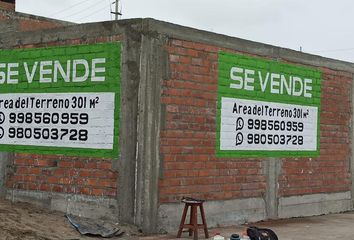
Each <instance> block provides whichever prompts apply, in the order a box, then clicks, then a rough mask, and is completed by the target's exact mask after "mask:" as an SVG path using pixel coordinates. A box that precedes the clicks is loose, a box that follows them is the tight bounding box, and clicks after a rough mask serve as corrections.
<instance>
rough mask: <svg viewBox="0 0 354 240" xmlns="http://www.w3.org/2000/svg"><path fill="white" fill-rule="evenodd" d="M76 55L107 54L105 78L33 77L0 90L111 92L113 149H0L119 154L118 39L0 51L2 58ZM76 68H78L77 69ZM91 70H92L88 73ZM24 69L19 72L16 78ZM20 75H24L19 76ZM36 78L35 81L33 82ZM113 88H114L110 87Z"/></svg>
mask: <svg viewBox="0 0 354 240" xmlns="http://www.w3.org/2000/svg"><path fill="white" fill-rule="evenodd" d="M75 55H76V56H78V57H80V59H82V58H84V59H92V58H97V57H106V81H104V82H95V85H92V84H91V85H90V84H88V83H86V82H84V83H64V82H60V83H59V80H58V83H56V84H55V85H54V84H53V85H51V86H49V87H48V84H39V83H38V79H37V78H34V80H33V83H32V84H28V83H25V82H23V83H19V84H16V85H11V86H9V85H5V86H2V87H1V88H0V94H1V93H83V92H87V93H90V92H95V93H104V92H114V93H115V104H114V106H115V109H114V139H113V149H88V148H69V147H46V146H28V145H11V144H1V145H0V151H4V152H18V153H34V154H48V155H49V154H50V155H53V154H56V155H64V156H87V157H100V158H113V159H117V158H118V157H119V151H120V150H119V129H120V102H121V101H120V97H121V43H120V42H109V43H98V44H90V45H71V46H58V47H48V48H34V49H14V50H2V51H0V59H1V61H2V62H19V63H22V62H24V61H26V62H31V61H32V62H34V61H37V60H38V61H40V60H46V61H47V60H58V59H69V58H68V57H67V56H70V57H71V56H75ZM78 71H79V70H78ZM90 74H91V73H90ZM21 75H23V73H21V72H20V73H19V81H20V79H21ZM22 77H23V76H22ZM36 80H37V82H35V81H36ZM112 89H114V91H112Z"/></svg>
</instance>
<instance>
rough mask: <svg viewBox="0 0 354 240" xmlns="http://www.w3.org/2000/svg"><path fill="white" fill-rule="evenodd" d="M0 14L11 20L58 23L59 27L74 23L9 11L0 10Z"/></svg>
mask: <svg viewBox="0 0 354 240" xmlns="http://www.w3.org/2000/svg"><path fill="white" fill-rule="evenodd" d="M0 12H1V13H3V14H6V15H9V16H11V17H13V18H18V19H30V20H38V21H48V22H53V23H59V24H61V25H67V26H68V25H73V24H75V23H73V22H68V21H62V20H58V19H53V18H47V17H42V16H37V15H32V14H28V13H22V12H14V11H10V10H5V9H1V10H0Z"/></svg>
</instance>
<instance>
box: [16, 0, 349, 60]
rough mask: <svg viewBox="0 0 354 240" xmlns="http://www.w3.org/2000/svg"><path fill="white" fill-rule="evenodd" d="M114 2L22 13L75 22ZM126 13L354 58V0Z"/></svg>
mask: <svg viewBox="0 0 354 240" xmlns="http://www.w3.org/2000/svg"><path fill="white" fill-rule="evenodd" d="M113 1H114V0H60V1H58V0H17V1H16V2H17V3H16V4H17V6H16V10H17V11H19V12H25V13H31V14H35V15H41V16H47V17H52V18H58V19H62V20H66V21H73V22H78V23H82V22H95V21H107V20H111V18H114V16H111V14H110V11H111V10H110V8H112V10H114V8H115V6H114V5H112V4H111V3H112V2H113ZM120 8H122V13H123V17H122V19H127V18H141V17H152V18H155V19H159V20H164V21H168V22H172V23H176V24H180V25H185V26H189V27H194V28H199V29H204V30H207V31H212V32H217V33H222V34H226V35H230V36H234V37H239V38H244V39H248V40H252V41H257V42H263V43H269V44H272V45H276V46H281V47H285V48H291V49H295V50H299V49H300V46H301V47H302V49H303V51H304V52H308V53H314V54H317V55H321V56H325V57H330V58H336V59H340V60H345V61H350V62H354V31H353V28H352V25H351V24H353V23H354V14H353V13H352V12H353V9H354V1H353V0H338V1H333V0H214V1H211V0H121V6H120Z"/></svg>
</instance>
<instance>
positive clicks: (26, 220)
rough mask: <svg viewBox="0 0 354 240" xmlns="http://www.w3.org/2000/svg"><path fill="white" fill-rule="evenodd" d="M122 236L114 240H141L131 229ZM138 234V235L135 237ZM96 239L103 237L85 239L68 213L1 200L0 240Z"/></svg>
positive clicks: (87, 239) (127, 229) (86, 239)
mask: <svg viewBox="0 0 354 240" xmlns="http://www.w3.org/2000/svg"><path fill="white" fill-rule="evenodd" d="M122 228H124V230H125V231H126V234H124V235H123V236H122V237H120V238H118V237H114V238H110V239H137V238H139V237H137V236H135V234H138V232H136V231H135V229H134V230H133V229H132V228H130V227H127V226H124V227H122ZM131 235H134V236H131ZM15 239H16V240H52V239H53V240H54V239H60V240H81V239H85V240H95V239H103V238H99V237H91V236H81V235H80V233H79V232H77V231H76V229H74V228H73V227H72V226H71V225H70V223H69V222H68V220H67V219H66V217H65V216H64V213H61V212H55V211H49V210H45V209H41V208H38V207H35V206H33V205H31V204H27V203H11V202H9V201H5V200H0V240H15Z"/></svg>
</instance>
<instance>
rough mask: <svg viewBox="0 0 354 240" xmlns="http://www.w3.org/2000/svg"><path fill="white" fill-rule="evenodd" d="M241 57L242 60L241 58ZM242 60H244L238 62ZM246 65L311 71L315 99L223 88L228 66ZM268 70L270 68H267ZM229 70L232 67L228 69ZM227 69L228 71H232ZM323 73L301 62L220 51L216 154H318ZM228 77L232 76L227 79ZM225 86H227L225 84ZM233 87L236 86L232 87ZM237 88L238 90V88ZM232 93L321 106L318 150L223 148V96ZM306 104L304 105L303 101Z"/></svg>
mask: <svg viewBox="0 0 354 240" xmlns="http://www.w3.org/2000/svg"><path fill="white" fill-rule="evenodd" d="M240 59H241V61H239V60H240ZM239 62H241V63H239ZM225 63H226V64H225ZM236 64H237V66H240V67H245V66H249V67H251V68H252V69H257V70H258V69H259V70H261V69H267V68H266V67H270V68H271V69H272V68H274V67H275V68H280V69H292V68H294V69H295V72H294V74H297V75H303V74H301V73H302V72H307V73H309V72H311V73H313V74H311V75H312V77H313V78H314V79H313V80H314V81H315V85H317V86H319V87H317V86H314V90H315V95H314V100H313V101H312V102H306V100H305V99H304V98H300V99H299V100H297V99H296V98H294V97H288V96H281V97H274V95H271V94H263V95H262V94H257V93H255V92H250V91H246V90H238V91H239V94H240V95H238V96H235V94H234V93H233V94H230V93H225V92H222V89H223V86H222V84H221V83H220V82H221V81H222V80H224V81H225V79H226V77H225V69H228V68H229V67H230V66H235V65H236ZM267 70H269V69H267ZM228 71H229V70H228ZM228 71H227V74H229V72H228ZM321 77H322V72H321V71H319V70H317V69H315V68H309V67H303V66H298V65H292V64H287V63H281V62H278V61H274V60H266V59H262V58H259V57H250V56H246V55H240V54H233V53H227V52H224V51H220V52H219V53H218V97H217V109H216V114H217V116H216V156H217V157H219V158H222V157H316V156H319V155H320V115H321ZM227 81H229V79H227ZM224 87H225V86H224ZM233 91H234V90H233ZM235 91H237V90H235ZM222 97H230V98H238V99H246V100H255V101H263V102H275V103H284V104H293V105H299V106H315V107H318V113H317V150H316V151H297V150H285V151H283V150H281V151H279V150H220V128H221V98H222ZM301 104H304V105H301Z"/></svg>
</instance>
